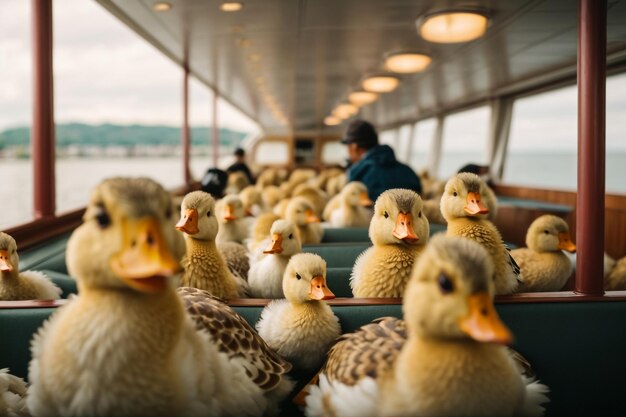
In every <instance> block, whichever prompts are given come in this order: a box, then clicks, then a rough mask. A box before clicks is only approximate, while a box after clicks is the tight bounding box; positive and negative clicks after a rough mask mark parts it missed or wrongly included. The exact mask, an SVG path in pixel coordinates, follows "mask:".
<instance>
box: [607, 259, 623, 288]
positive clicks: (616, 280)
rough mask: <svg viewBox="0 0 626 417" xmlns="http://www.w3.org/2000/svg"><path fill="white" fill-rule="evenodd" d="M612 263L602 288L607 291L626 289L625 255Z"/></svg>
mask: <svg viewBox="0 0 626 417" xmlns="http://www.w3.org/2000/svg"><path fill="white" fill-rule="evenodd" d="M605 262H606V258H605ZM613 263H614V265H613V267H612V268H611V269H610V272H609V273H608V274H607V275H606V277H605V278H604V289H605V290H607V291H618V290H619V291H623V290H626V256H625V257H623V258H621V259H619V260H618V261H617V262H615V261H613Z"/></svg>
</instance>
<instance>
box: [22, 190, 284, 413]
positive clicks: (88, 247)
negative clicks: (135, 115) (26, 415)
mask: <svg viewBox="0 0 626 417" xmlns="http://www.w3.org/2000/svg"><path fill="white" fill-rule="evenodd" d="M174 221H175V219H174V215H173V205H172V201H171V199H170V197H169V195H168V193H167V191H165V189H164V188H163V187H162V186H160V185H159V184H158V183H156V182H154V181H152V180H149V179H147V178H136V179H129V178H114V179H109V180H105V181H103V182H102V183H101V184H100V185H99V186H97V187H96V189H95V190H94V192H93V193H92V195H91V199H90V202H89V205H88V207H87V210H86V212H85V215H84V218H83V224H82V225H81V226H79V227H78V228H77V229H76V230H75V231H74V233H73V234H72V236H71V238H70V240H69V241H68V245H67V263H68V269H69V271H70V274H71V275H72V276H74V277H76V279H77V281H78V286H79V289H80V295H79V296H78V297H75V298H73V299H71V300H70V301H69V302H68V303H67V304H65V305H64V306H63V307H61V308H59V309H58V310H57V311H56V312H55V313H54V314H53V315H52V316H51V318H50V319H49V320H48V321H47V322H46V323H45V324H44V325H43V326H42V328H40V329H39V331H38V333H37V334H36V335H35V337H34V339H33V342H32V348H31V350H32V358H33V359H32V361H31V363H30V365H29V381H30V382H31V384H32V385H31V386H30V388H29V392H28V397H27V400H26V401H27V406H28V409H29V411H30V412H31V413H32V415H33V416H50V415H54V416H58V415H63V416H96V415H97V416H147V415H150V416H173V415H186V416H204V415H209V414H216V415H231V416H238V415H247V416H261V415H263V413H264V411H265V410H266V409H268V408H269V407H270V404H269V399H268V398H267V397H266V395H265V393H264V391H263V389H261V387H259V386H258V385H257V384H256V383H255V382H254V381H253V379H252V377H251V376H249V374H248V373H249V372H250V371H249V369H250V368H252V367H253V365H252V364H248V366H242V364H241V362H238V361H234V360H232V359H230V358H229V356H228V355H227V354H225V353H221V352H219V350H218V348H217V346H216V343H215V342H214V341H212V340H211V338H212V336H211V335H210V334H209V332H207V331H205V330H202V329H196V324H195V323H193V322H192V320H191V319H190V317H189V316H188V315H187V314H186V313H185V309H184V306H183V302H182V300H181V298H180V296H179V295H178V294H177V293H176V290H175V283H174V281H175V276H174V274H175V273H176V272H177V271H178V270H179V269H180V264H179V260H180V258H181V257H182V256H183V255H184V253H185V247H184V240H183V239H182V237H181V235H180V234H179V233H178V232H177V231H176V230H175V228H174ZM213 221H214V222H216V221H215V219H214V220H213ZM224 323H226V320H224V321H223V322H222V323H221V325H222V326H223V325H224ZM231 340H232V337H231ZM279 379H280V377H279ZM224 381H228V383H224Z"/></svg>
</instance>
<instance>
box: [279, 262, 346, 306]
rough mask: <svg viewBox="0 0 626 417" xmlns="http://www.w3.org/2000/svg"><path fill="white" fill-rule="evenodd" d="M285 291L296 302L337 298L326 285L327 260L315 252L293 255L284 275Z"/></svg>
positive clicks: (288, 298) (291, 300)
mask: <svg viewBox="0 0 626 417" xmlns="http://www.w3.org/2000/svg"><path fill="white" fill-rule="evenodd" d="M283 292H284V293H285V298H286V299H287V300H288V301H289V302H291V303H294V304H302V303H305V302H307V301H319V300H330V299H332V298H335V294H333V293H332V292H331V291H330V290H329V289H328V287H327V286H326V261H324V259H322V257H321V256H319V255H315V254H313V253H299V254H297V255H294V256H292V257H291V259H290V260H289V263H288V264H287V269H286V270H285V274H284V275H283Z"/></svg>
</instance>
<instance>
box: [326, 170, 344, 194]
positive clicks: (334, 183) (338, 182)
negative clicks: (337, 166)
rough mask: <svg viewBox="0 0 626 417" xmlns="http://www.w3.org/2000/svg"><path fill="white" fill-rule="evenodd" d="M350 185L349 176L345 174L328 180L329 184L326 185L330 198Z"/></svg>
mask: <svg viewBox="0 0 626 417" xmlns="http://www.w3.org/2000/svg"><path fill="white" fill-rule="evenodd" d="M347 183H348V176H347V175H346V174H345V172H344V173H341V174H339V175H335V176H334V177H331V178H329V179H328V183H327V184H326V192H327V193H328V195H330V196H335V195H337V194H339V193H340V192H341V190H342V189H343V187H345V186H346V184H347Z"/></svg>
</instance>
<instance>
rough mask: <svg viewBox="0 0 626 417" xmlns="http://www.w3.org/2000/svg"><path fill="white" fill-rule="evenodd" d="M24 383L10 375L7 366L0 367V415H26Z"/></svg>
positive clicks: (27, 414)
mask: <svg viewBox="0 0 626 417" xmlns="http://www.w3.org/2000/svg"><path fill="white" fill-rule="evenodd" d="M26 390H27V389H26V383H25V382H24V380H23V379H22V378H19V377H17V376H15V375H11V374H10V373H9V370H8V369H7V368H3V369H0V416H7V417H26V416H29V415H30V414H29V413H28V410H27V409H26Z"/></svg>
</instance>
